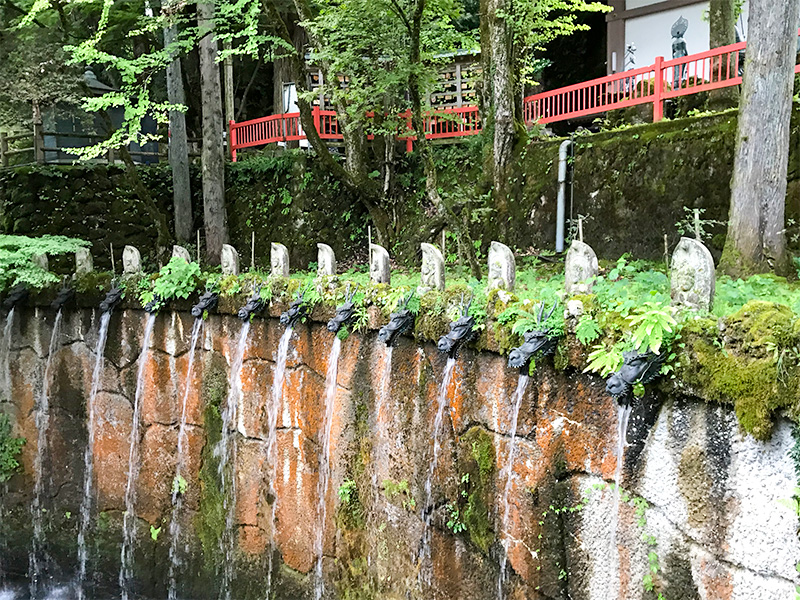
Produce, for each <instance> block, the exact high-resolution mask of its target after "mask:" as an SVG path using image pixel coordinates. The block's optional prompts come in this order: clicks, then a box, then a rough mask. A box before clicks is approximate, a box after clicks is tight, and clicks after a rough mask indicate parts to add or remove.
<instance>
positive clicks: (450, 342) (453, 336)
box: [436, 297, 477, 358]
mask: <svg viewBox="0 0 800 600" xmlns="http://www.w3.org/2000/svg"><path fill="white" fill-rule="evenodd" d="M471 304H472V299H471V298H470V301H469V302H468V303H467V304H464V298H463V297H462V298H461V316H460V317H459V318H458V320H457V321H453V322H452V323H450V331H449V332H448V333H447V334H445V335H443V336H442V337H440V338H439V343H438V344H436V347H437V348H439V351H440V352H446V353H447V355H448V356H449V357H450V358H455V357H456V355H457V354H458V351H459V349H460V348H461V346H463V345H464V344H467V343H469V342H470V341H472V340H473V339H475V337H476V335H477V332H476V331H475V318H474V317H472V316H470V314H469V307H470V305H471Z"/></svg>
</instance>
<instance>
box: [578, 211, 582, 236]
mask: <svg viewBox="0 0 800 600" xmlns="http://www.w3.org/2000/svg"><path fill="white" fill-rule="evenodd" d="M578 241H579V242H583V217H581V216H578Z"/></svg>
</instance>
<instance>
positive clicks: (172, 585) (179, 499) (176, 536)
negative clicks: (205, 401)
mask: <svg viewBox="0 0 800 600" xmlns="http://www.w3.org/2000/svg"><path fill="white" fill-rule="evenodd" d="M202 327H203V319H195V320H194V325H192V341H191V345H190V347H189V366H188V367H187V368H186V388H185V389H184V391H183V399H182V401H181V421H180V425H179V426H178V450H177V456H176V459H175V479H173V482H172V520H171V521H170V524H169V537H170V540H169V591H168V596H167V597H168V599H169V600H177V597H178V585H177V571H178V566H179V560H178V543H179V541H180V535H181V523H180V516H181V509H182V507H183V494H182V493H180V485H179V483H178V482H179V481H181V479H182V477H183V475H182V472H183V468H184V464H183V463H184V461H185V460H186V457H185V456H184V453H185V451H186V450H185V446H186V402H187V401H188V399H189V391H190V390H191V385H192V372H193V369H194V355H195V352H196V350H197V341H198V339H199V338H200V330H201V329H202Z"/></svg>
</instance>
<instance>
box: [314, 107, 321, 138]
mask: <svg viewBox="0 0 800 600" xmlns="http://www.w3.org/2000/svg"><path fill="white" fill-rule="evenodd" d="M312 112H313V113H314V129H316V130H317V133H318V134H320V135H322V128H321V127H320V118H319V105H315V106H314V109H313V111H312Z"/></svg>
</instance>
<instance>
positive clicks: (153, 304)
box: [144, 295, 162, 314]
mask: <svg viewBox="0 0 800 600" xmlns="http://www.w3.org/2000/svg"><path fill="white" fill-rule="evenodd" d="M161 303H162V300H161V296H158V295H155V296H153V299H152V300H150V302H148V303H147V304H145V305H144V312H146V313H147V314H153V313H156V312H158V309H159V308H161Z"/></svg>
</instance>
